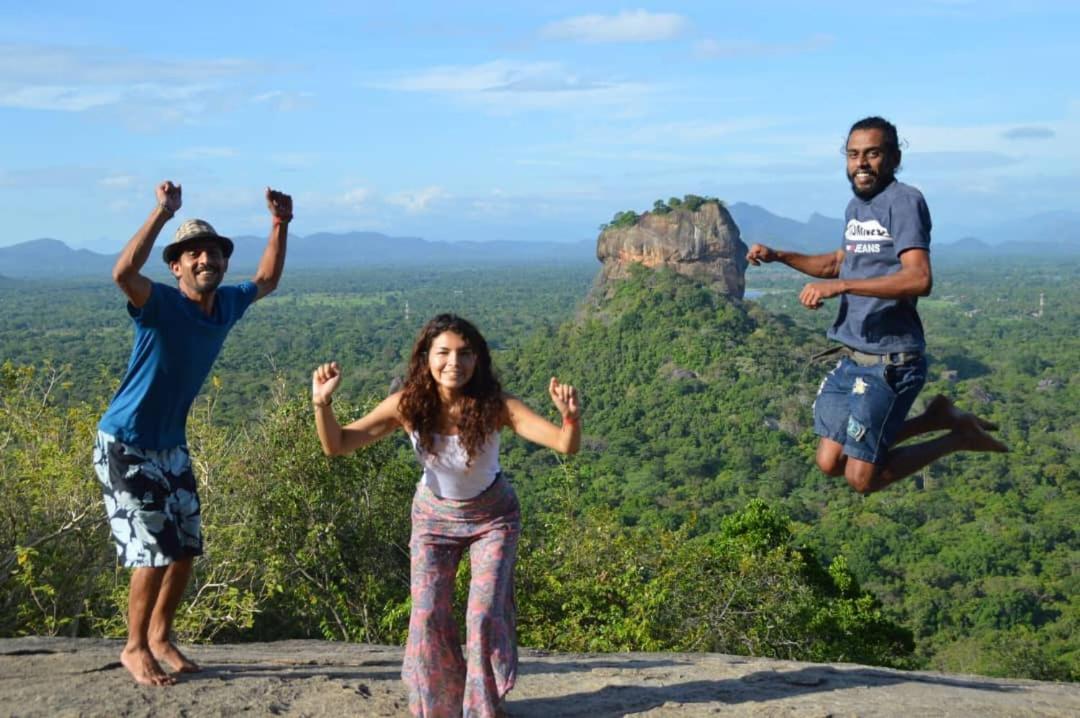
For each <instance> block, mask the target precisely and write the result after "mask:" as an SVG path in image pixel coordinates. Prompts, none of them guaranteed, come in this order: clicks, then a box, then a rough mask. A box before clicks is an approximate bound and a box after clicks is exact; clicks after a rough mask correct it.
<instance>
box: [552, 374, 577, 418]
mask: <svg viewBox="0 0 1080 718" xmlns="http://www.w3.org/2000/svg"><path fill="white" fill-rule="evenodd" d="M548 393H549V394H550V395H551V401H552V402H554V404H555V408H556V409H558V410H559V413H560V414H562V417H563V419H577V418H578V417H579V416H581V407H580V406H579V405H578V393H577V389H575V388H574V387H573V386H571V385H570V384H560V383H559V380H558V379H556V378H555V377H551V383H549V384H548Z"/></svg>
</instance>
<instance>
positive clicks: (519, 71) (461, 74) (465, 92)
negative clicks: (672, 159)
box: [375, 60, 648, 112]
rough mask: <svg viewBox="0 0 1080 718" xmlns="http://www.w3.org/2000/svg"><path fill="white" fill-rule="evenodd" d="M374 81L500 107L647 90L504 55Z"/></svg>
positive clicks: (621, 96) (602, 101)
mask: <svg viewBox="0 0 1080 718" xmlns="http://www.w3.org/2000/svg"><path fill="white" fill-rule="evenodd" d="M375 86H376V87H379V88H381V89H385V90H395V91H399V92H430V93H440V94H447V95H451V96H457V97H461V98H463V99H466V100H468V101H471V102H476V103H479V104H484V105H487V106H489V107H490V108H491V109H494V110H496V111H500V112H501V111H508V110H514V109H522V108H525V109H530V108H550V107H561V106H566V105H574V104H580V105H587V106H595V105H612V104H623V103H626V102H628V101H630V100H632V99H634V98H636V97H638V96H640V95H642V94H644V93H646V92H647V91H648V88H647V87H646V86H644V85H640V84H635V83H625V82H599V81H596V80H591V79H586V78H583V77H581V76H579V75H577V74H576V73H574V72H571V71H570V70H568V69H567V68H566V67H564V66H563V65H562V64H560V63H554V62H532V63H525V62H515V61H510V60H495V61H493V62H487V63H483V64H480V65H443V66H438V67H432V68H427V69H423V70H418V71H416V72H411V73H402V74H400V75H398V76H396V77H394V78H391V79H388V80H385V81H382V82H380V83H377V84H376V85H375Z"/></svg>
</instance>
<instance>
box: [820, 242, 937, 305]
mask: <svg viewBox="0 0 1080 718" xmlns="http://www.w3.org/2000/svg"><path fill="white" fill-rule="evenodd" d="M933 284H934V279H933V275H932V273H931V271H930V254H929V252H927V251H926V250H925V249H909V250H907V251H906V252H904V253H903V254H901V255H900V269H899V271H896V272H893V273H892V274H886V275H883V276H880V277H871V278H869V279H834V280H832V281H828V282H811V283H810V284H807V285H806V286H805V287H803V290H802V293H800V294H799V301H800V302H801V303H802V305H803V306H805V307H806V308H807V309H817V308H818V307H820V306H821V303H822V300H825V299H828V298H830V297H835V296H836V295H837V294H844V293H847V294H857V295H859V296H861V297H880V298H881V299H906V298H909V297H925V296H926V295H928V294H929V293H930V289H931V288H932V287H933Z"/></svg>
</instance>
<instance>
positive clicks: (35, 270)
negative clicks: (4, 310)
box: [0, 232, 596, 279]
mask: <svg viewBox="0 0 1080 718" xmlns="http://www.w3.org/2000/svg"><path fill="white" fill-rule="evenodd" d="M233 242H234V244H235V250H234V252H233V256H232V260H231V261H230V264H229V267H230V269H231V270H233V271H242V272H247V271H251V270H253V269H254V268H255V267H256V266H257V265H258V262H259V257H261V256H262V252H263V249H264V248H265V247H266V238H265V237H234V238H233ZM165 244H166V242H165V236H162V237H160V238H159V239H158V242H157V244H156V245H155V247H154V252H153V253H152V254H151V256H150V261H149V262H148V263H147V270H148V272H149V273H150V274H151V275H153V276H157V275H159V274H161V275H164V274H165V272H166V269H165V265H164V262H162V260H161V248H162V247H164V246H165ZM116 256H117V255H115V254H112V255H108V254H99V253H97V252H91V251H89V250H86V249H71V248H70V247H68V246H67V245H66V244H64V243H63V242H61V241H59V240H56V239H35V240H31V241H29V242H22V243H20V244H15V245H12V246H10V247H0V276H6V277H9V278H27V279H29V278H35V279H36V278H45V277H76V276H87V275H98V276H103V277H107V276H108V275H109V273H110V272H111V271H112V266H113V263H114V262H115V261H116ZM595 262H596V243H595V242H594V241H591V240H583V241H580V242H512V241H502V242H454V243H450V242H428V241H426V240H423V239H419V238H418V237H389V236H387V235H385V234H379V233H377V232H349V233H344V234H328V233H320V234H312V235H308V236H306V237H300V236H293V237H289V245H288V256H287V259H286V266H287V267H288V268H290V269H346V268H350V267H388V266H398V267H409V266H425V265H433V264H438V265H443V266H462V265H478V264H479V265H513V264H579V265H580V264H585V263H595Z"/></svg>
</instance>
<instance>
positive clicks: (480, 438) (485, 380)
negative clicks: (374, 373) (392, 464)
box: [398, 314, 506, 464]
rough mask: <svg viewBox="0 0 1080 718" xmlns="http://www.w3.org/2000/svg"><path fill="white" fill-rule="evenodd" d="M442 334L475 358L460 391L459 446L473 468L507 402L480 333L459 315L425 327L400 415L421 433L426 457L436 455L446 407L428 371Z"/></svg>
mask: <svg viewBox="0 0 1080 718" xmlns="http://www.w3.org/2000/svg"><path fill="white" fill-rule="evenodd" d="M444 332H453V333H454V334H457V335H458V336H459V337H461V338H462V339H464V340H465V343H466V344H467V345H468V347H469V348H470V349H471V350H472V351H473V352H474V353H475V355H476V368H475V369H474V370H473V375H472V377H471V378H470V379H469V383H468V384H466V385H465V386H464V387H462V390H461V396H460V398H459V402H460V407H461V415H460V418H459V419H458V423H457V428H458V433H459V436H460V440H461V444H462V446H464V447H465V451H466V453H467V454H468V456H469V462H468V463H469V464H471V463H472V458H473V457H474V456H476V455H477V454H478V453H479V452H480V450H481V449H482V448H483V446H484V443H485V442H486V441H487V440H488V438H489V437H490V436H491V434H492V433H494V432H496V431H498V430H499V428H500V427H501V426H502V425H503V421H504V419H505V413H506V403H505V401H504V399H503V393H502V385H501V384H500V383H499V380H498V379H497V378H496V376H495V372H494V370H493V369H492V365H491V351H490V350H489V349H488V345H487V342H486V341H485V340H484V337H483V336H481V334H480V332H479V331H478V330H477V329H476V327H475V326H473V325H472V324H471V323H470V322H469V321H467V320H466V319H463V318H461V317H459V316H457V315H456V314H440V315H438V316H436V317H435V318H433V319H432V320H431V321H429V322H428V323H427V324H425V325H424V328H423V329H421V330H420V335H419V336H418V337H417V338H416V344H415V345H413V350H412V357H411V358H410V359H409V369H408V373H407V375H406V377H405V387H404V389H402V392H401V401H400V402H399V404H398V411H399V412H400V413H401V417H402V418H403V419H404V420H405V421H406V423H407V424H408V425H409V427H410V428H411V429H412V430H413V431H414V432H416V434H417V437H418V439H417V444H418V445H419V447H420V450H421V451H422V452H423V453H426V454H429V455H432V456H435V455H437V454H438V452H437V451H436V450H435V444H434V438H435V435H436V434H437V433H438V432H437V431H436V430H437V429H438V428H439V412H440V410H441V409H442V407H443V402H442V399H441V397H440V396H439V389H438V385H437V384H436V383H435V378H434V377H432V376H431V370H430V369H429V368H428V351H429V350H430V349H431V343H432V342H433V341H434V340H435V338H436V337H437V336H439V335H440V334H442V333H444Z"/></svg>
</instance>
